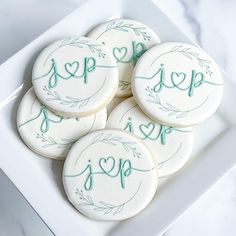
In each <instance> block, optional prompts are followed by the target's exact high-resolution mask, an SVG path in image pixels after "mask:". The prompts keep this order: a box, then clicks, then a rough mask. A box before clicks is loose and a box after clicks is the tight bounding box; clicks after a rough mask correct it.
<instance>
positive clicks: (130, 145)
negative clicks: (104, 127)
mask: <svg viewBox="0 0 236 236" xmlns="http://www.w3.org/2000/svg"><path fill="white" fill-rule="evenodd" d="M98 142H101V143H106V144H110V145H113V146H116V145H117V144H118V143H119V144H121V145H122V147H123V148H124V149H125V151H127V152H129V151H131V152H132V155H133V157H137V158H140V155H141V154H140V153H139V152H138V151H137V149H136V147H134V145H136V143H135V142H127V141H123V140H122V137H116V136H112V134H107V135H105V136H104V134H103V133H102V134H99V135H97V136H95V137H94V139H93V141H92V143H91V145H92V144H95V143H98Z"/></svg>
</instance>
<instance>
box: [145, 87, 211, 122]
mask: <svg viewBox="0 0 236 236" xmlns="http://www.w3.org/2000/svg"><path fill="white" fill-rule="evenodd" d="M145 90H146V91H147V94H148V96H149V98H150V99H149V100H147V102H150V103H155V104H157V105H159V109H160V110H162V111H164V112H167V113H168V115H169V116H174V117H175V118H176V119H179V118H183V117H186V116H187V115H188V114H189V113H190V112H192V111H195V110H197V109H198V108H199V107H201V106H202V105H203V104H204V103H205V102H206V101H207V100H208V97H206V99H205V100H204V101H203V102H202V103H200V104H199V105H198V106H196V107H194V108H193V109H190V110H181V109H179V108H177V107H175V106H173V105H171V104H170V103H166V105H163V104H162V102H161V99H160V97H159V96H158V94H157V93H155V92H154V91H153V89H152V88H150V87H149V86H147V88H146V89H145Z"/></svg>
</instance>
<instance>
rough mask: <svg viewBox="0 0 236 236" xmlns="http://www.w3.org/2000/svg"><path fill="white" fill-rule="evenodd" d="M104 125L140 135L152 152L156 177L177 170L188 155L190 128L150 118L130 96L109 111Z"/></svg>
mask: <svg viewBox="0 0 236 236" xmlns="http://www.w3.org/2000/svg"><path fill="white" fill-rule="evenodd" d="M106 127H107V128H117V129H122V130H126V131H128V132H130V133H132V134H135V135H136V136H138V137H139V138H140V139H142V140H143V141H144V142H145V143H146V144H147V146H148V147H149V149H150V151H151V152H152V153H153V156H154V158H155V161H156V163H157V166H158V170H159V177H163V176H167V175H170V174H173V173H175V172H177V171H178V170H179V169H181V168H182V167H183V166H184V164H185V163H186V162H187V161H188V160H189V158H190V154H191V151H192V148H193V133H192V129H191V128H173V127H169V126H165V125H160V124H158V123H156V122H154V121H152V120H151V119H150V118H149V117H148V116H146V115H145V114H144V113H143V112H142V111H141V109H140V108H139V106H138V105H137V103H136V102H135V100H134V98H133V97H131V98H128V99H126V100H125V101H124V102H122V103H120V104H119V105H118V106H117V107H116V108H115V109H114V110H113V111H112V112H111V114H110V116H109V117H108V121H107V125H106Z"/></svg>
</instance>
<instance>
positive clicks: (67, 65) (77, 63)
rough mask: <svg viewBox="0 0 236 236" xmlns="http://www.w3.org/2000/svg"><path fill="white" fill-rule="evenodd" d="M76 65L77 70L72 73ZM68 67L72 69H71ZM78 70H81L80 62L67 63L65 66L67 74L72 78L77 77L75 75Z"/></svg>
mask: <svg viewBox="0 0 236 236" xmlns="http://www.w3.org/2000/svg"><path fill="white" fill-rule="evenodd" d="M74 65H76V68H74V71H73V72H72V71H71V69H73V67H74ZM68 67H69V68H71V69H69V68H68ZM78 69H79V62H78V61H74V62H72V63H70V62H67V63H66V64H65V70H66V72H67V73H68V74H69V75H70V76H72V77H74V76H75V74H76V72H77V71H78Z"/></svg>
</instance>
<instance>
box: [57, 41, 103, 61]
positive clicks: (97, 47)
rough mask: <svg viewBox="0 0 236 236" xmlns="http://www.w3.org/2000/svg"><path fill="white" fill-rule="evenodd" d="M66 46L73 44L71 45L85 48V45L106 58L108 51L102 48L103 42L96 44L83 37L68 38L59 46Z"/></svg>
mask: <svg viewBox="0 0 236 236" xmlns="http://www.w3.org/2000/svg"><path fill="white" fill-rule="evenodd" d="M64 46H71V47H78V48H83V47H84V46H86V47H88V48H89V50H90V52H92V53H96V54H97V55H98V57H102V58H104V57H105V56H106V53H105V52H103V50H102V49H101V48H100V47H102V45H101V44H98V43H97V44H94V43H90V42H89V40H86V39H81V38H68V39H65V40H63V41H62V42H61V44H60V46H59V47H64Z"/></svg>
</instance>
